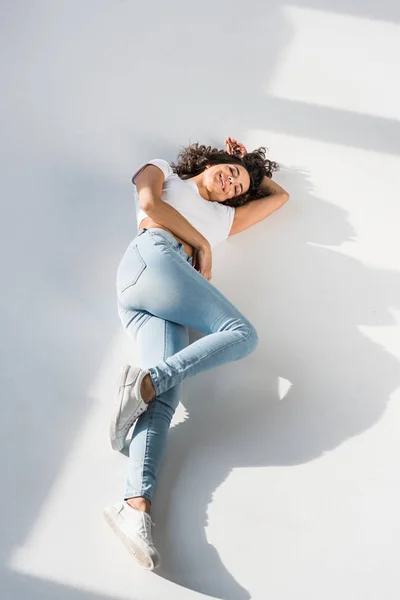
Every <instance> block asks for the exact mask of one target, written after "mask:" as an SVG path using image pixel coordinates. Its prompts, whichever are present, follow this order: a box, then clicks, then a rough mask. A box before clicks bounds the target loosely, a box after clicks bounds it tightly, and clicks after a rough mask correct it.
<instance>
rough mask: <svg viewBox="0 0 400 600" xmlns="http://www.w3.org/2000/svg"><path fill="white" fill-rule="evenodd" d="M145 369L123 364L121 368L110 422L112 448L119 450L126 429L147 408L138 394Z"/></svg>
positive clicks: (125, 434)
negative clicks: (113, 411)
mask: <svg viewBox="0 0 400 600" xmlns="http://www.w3.org/2000/svg"><path fill="white" fill-rule="evenodd" d="M148 374H149V371H148V370H147V369H141V368H140V367H131V366H130V365H124V366H123V367H122V369H121V375H120V380H119V387H118V393H117V398H116V403H115V413H114V416H113V419H112V421H111V424H110V441H111V446H112V447H113V450H118V451H121V450H122V449H123V447H124V445H125V439H126V436H127V435H128V431H129V430H130V428H131V427H132V425H133V423H134V422H135V421H136V419H137V418H138V417H139V416H140V415H141V414H142V413H144V412H145V411H146V410H147V406H148V405H147V404H146V402H144V400H143V398H142V396H141V394H140V386H141V383H142V381H143V379H144V378H145V377H146V375H148Z"/></svg>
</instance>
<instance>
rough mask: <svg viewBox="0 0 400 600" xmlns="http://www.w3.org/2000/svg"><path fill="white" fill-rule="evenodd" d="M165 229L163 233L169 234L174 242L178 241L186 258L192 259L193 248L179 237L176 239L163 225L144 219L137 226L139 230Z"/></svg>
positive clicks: (148, 218)
mask: <svg viewBox="0 0 400 600" xmlns="http://www.w3.org/2000/svg"><path fill="white" fill-rule="evenodd" d="M155 227H156V228H157V229H165V231H168V233H170V234H171V235H173V236H174V238H175V239H176V240H178V242H179V243H181V244H182V246H183V249H184V251H185V252H186V254H187V255H188V257H189V258H190V257H192V256H193V250H194V249H193V246H191V245H190V244H188V243H187V242H185V241H184V240H182V239H181V238H180V237H178V236H177V235H176V234H175V233H172V231H171V230H170V229H167V227H164V225H160V223H156V222H155V221H153V219H150V217H146V218H145V219H143V221H141V222H140V225H139V229H144V228H146V229H154V228H155Z"/></svg>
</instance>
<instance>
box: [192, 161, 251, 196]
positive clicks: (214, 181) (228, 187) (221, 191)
mask: <svg viewBox="0 0 400 600" xmlns="http://www.w3.org/2000/svg"><path fill="white" fill-rule="evenodd" d="M202 175H203V185H204V187H205V189H206V191H207V195H208V199H209V200H211V201H212V202H224V201H225V200H228V199H230V198H234V197H235V196H241V195H242V194H244V193H245V192H247V191H248V189H249V187H250V175H249V174H248V172H247V171H246V169H245V168H244V167H242V165H237V164H235V163H232V164H227V165H225V164H219V165H207V167H206V169H205V171H203V173H202Z"/></svg>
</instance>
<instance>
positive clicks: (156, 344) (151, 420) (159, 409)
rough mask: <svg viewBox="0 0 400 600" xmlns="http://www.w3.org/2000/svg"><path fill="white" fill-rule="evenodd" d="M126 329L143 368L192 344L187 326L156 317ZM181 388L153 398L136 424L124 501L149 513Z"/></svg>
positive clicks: (176, 387)
mask: <svg viewBox="0 0 400 600" xmlns="http://www.w3.org/2000/svg"><path fill="white" fill-rule="evenodd" d="M127 331H128V334H129V335H130V337H132V338H133V339H134V340H135V341H136V343H137V348H138V352H139V360H140V366H141V367H142V368H148V367H149V366H151V365H153V364H157V363H158V362H159V361H160V360H165V359H166V358H168V357H169V356H171V355H173V354H175V353H176V352H179V351H180V350H182V349H183V348H185V347H186V346H187V345H188V344H189V333H188V329H187V328H186V327H184V326H182V325H178V324H177V323H171V322H170V321H165V320H163V319H160V318H158V317H154V316H151V317H150V318H148V319H147V320H146V321H145V322H144V323H143V324H142V325H141V326H140V328H139V329H137V328H136V327H135V322H134V321H133V322H131V325H130V326H129V327H128V330H127ZM181 387H182V386H181V384H178V385H176V386H175V387H173V388H171V389H169V390H168V391H166V392H164V393H163V394H161V395H159V396H157V397H156V398H154V400H153V401H152V402H150V404H149V407H148V409H147V411H146V412H145V413H143V414H142V415H141V416H140V417H139V419H138V420H137V422H136V424H135V428H134V430H133V435H132V440H131V443H130V447H129V456H130V466H129V472H128V478H127V483H126V491H125V500H127V501H128V502H129V504H130V505H131V506H133V507H134V508H138V509H139V510H146V511H147V512H148V508H149V506H148V505H149V501H151V499H152V496H153V493H154V487H155V483H156V477H157V473H158V469H159V466H160V463H161V460H162V457H163V454H164V450H165V445H166V441H167V436H168V430H169V426H170V423H171V419H172V417H173V415H174V412H175V409H176V407H177V406H178V403H179V399H180V394H181ZM133 499H134V500H133Z"/></svg>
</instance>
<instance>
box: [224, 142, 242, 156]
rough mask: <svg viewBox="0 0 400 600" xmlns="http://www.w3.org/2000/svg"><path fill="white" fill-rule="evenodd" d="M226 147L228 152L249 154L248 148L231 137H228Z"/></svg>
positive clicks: (236, 154)
mask: <svg viewBox="0 0 400 600" xmlns="http://www.w3.org/2000/svg"><path fill="white" fill-rule="evenodd" d="M225 147H226V151H227V153H228V154H234V155H235V156H240V157H242V156H244V155H245V154H247V150H246V148H245V147H244V146H243V144H241V143H240V142H237V141H236V140H234V139H232V138H231V137H227V138H226V140H225Z"/></svg>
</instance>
